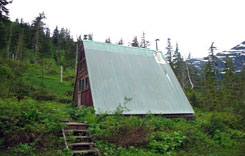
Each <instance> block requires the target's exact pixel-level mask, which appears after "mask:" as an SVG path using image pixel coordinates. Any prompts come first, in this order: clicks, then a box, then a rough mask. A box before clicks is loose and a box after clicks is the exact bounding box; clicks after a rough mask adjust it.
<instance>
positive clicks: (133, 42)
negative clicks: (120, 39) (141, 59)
mask: <svg viewBox="0 0 245 156" xmlns="http://www.w3.org/2000/svg"><path fill="white" fill-rule="evenodd" d="M131 46H132V47H139V42H138V39H137V36H135V37H134V39H133V41H132V43H131Z"/></svg>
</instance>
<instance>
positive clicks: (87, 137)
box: [67, 136, 91, 139]
mask: <svg viewBox="0 0 245 156" xmlns="http://www.w3.org/2000/svg"><path fill="white" fill-rule="evenodd" d="M69 138H75V139H90V138H91V137H90V136H68V137H67V139H69Z"/></svg>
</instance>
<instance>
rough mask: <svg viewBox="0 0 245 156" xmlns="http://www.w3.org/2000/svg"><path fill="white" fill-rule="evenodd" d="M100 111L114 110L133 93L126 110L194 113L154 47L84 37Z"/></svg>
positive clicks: (96, 105)
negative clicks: (156, 55) (160, 61)
mask: <svg viewBox="0 0 245 156" xmlns="http://www.w3.org/2000/svg"><path fill="white" fill-rule="evenodd" d="M84 48H85V55H86V62H87V67H88V73H89V80H90V86H91V91H92V98H93V105H94V108H95V110H96V113H99V112H102V113H103V112H106V111H113V110H115V109H116V107H117V106H118V105H119V103H122V102H123V101H124V97H132V98H133V99H132V101H130V102H129V103H128V104H127V108H129V110H130V111H129V112H125V114H146V113H149V112H151V113H153V114H189V113H191V114H192V113H194V111H193V109H192V107H191V105H190V103H189V102H188V100H187V98H186V96H185V94H184V92H183V90H182V88H181V86H180V85H179V82H178V80H177V79H176V77H175V75H174V73H173V71H172V69H171V68H170V66H169V65H168V64H167V63H163V64H159V63H157V62H156V60H155V58H154V56H153V54H155V53H156V51H154V50H150V49H144V48H133V47H125V46H119V45H114V44H108V43H101V42H94V41H84Z"/></svg>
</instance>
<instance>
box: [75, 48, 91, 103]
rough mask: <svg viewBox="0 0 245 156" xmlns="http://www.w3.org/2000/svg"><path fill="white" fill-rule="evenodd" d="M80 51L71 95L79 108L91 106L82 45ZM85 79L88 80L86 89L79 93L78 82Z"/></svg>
mask: <svg viewBox="0 0 245 156" xmlns="http://www.w3.org/2000/svg"><path fill="white" fill-rule="evenodd" d="M80 49H81V50H80V51H79V59H78V64H77V73H76V82H75V87H74V93H73V100H74V101H75V103H76V104H77V105H78V106H79V107H80V106H83V105H84V106H93V100H92V93H91V88H90V83H89V77H88V70H87V63H86V57H85V52H84V47H83V44H82V45H81V47H80ZM85 78H88V87H87V88H86V89H84V90H81V91H79V80H81V81H82V80H83V79H85ZM79 96H80V98H79ZM79 100H80V101H79Z"/></svg>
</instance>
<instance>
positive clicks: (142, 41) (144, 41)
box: [140, 32, 150, 48]
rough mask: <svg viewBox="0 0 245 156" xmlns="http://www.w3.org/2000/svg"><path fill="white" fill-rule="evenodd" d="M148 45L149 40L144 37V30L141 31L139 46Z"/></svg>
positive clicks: (145, 46)
mask: <svg viewBox="0 0 245 156" xmlns="http://www.w3.org/2000/svg"><path fill="white" fill-rule="evenodd" d="M149 46H150V42H149V41H147V40H146V39H145V32H143V34H142V37H141V42H140V47H141V48H147V47H149Z"/></svg>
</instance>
